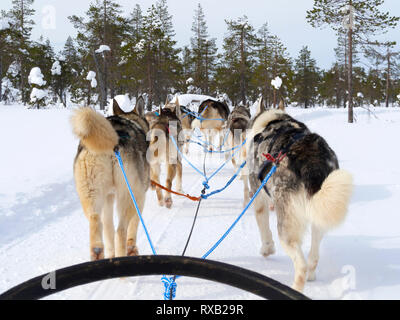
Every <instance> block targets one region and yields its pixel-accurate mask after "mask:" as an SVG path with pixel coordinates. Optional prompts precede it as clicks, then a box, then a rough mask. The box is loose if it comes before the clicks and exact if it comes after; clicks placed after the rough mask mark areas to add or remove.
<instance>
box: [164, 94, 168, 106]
mask: <svg viewBox="0 0 400 320" xmlns="http://www.w3.org/2000/svg"><path fill="white" fill-rule="evenodd" d="M167 104H169V99H168V96H167V99H166V100H165V104H164V106H166V105H167Z"/></svg>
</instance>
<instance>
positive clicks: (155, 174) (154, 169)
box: [150, 163, 164, 207]
mask: <svg viewBox="0 0 400 320" xmlns="http://www.w3.org/2000/svg"><path fill="white" fill-rule="evenodd" d="M160 172H161V168H160V164H159V163H154V164H152V166H151V167H150V179H151V180H153V181H154V182H157V183H158V184H160ZM152 188H153V187H152ZM154 188H155V190H156V194H157V200H158V205H159V206H160V207H163V206H164V197H163V192H162V190H161V189H160V188H159V187H156V186H155V187H154Z"/></svg>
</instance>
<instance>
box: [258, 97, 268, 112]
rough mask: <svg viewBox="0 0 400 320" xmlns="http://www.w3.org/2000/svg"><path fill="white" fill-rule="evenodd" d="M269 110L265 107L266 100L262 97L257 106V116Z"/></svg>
mask: <svg viewBox="0 0 400 320" xmlns="http://www.w3.org/2000/svg"><path fill="white" fill-rule="evenodd" d="M266 110H267V109H266V108H265V105H264V98H263V97H261V98H260V100H259V101H258V106H257V114H260V113H263V112H264V111H266Z"/></svg>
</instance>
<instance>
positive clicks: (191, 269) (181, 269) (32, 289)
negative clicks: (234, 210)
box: [0, 256, 308, 300]
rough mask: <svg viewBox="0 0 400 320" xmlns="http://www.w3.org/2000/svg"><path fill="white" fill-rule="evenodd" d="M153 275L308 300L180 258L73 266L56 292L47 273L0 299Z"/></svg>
mask: <svg viewBox="0 0 400 320" xmlns="http://www.w3.org/2000/svg"><path fill="white" fill-rule="evenodd" d="M151 275H178V276H187V277H194V278H200V279H205V280H210V281H214V282H218V283H222V284H226V285H229V286H232V287H235V288H238V289H242V290H244V291H247V292H250V293H253V294H255V295H257V296H260V297H262V298H265V299H269V300H308V298H307V297H306V296H304V295H303V294H301V293H299V292H297V291H295V290H293V289H291V288H289V287H287V286H286V285H283V284H281V283H279V282H277V281H275V280H273V279H270V278H268V277H265V276H263V275H261V274H259V273H256V272H253V271H249V270H246V269H243V268H240V267H236V266H233V265H229V264H225V263H221V262H216V261H210V260H203V259H198V258H188V257H180V256H179V257H178V256H139V257H124V258H115V259H109V260H100V261H94V262H87V263H83V264H79V265H74V266H71V267H67V268H64V269H60V270H56V271H55V285H56V286H55V287H56V288H55V289H47V290H46V289H44V288H43V286H42V281H43V278H45V277H47V276H48V274H45V275H42V276H39V277H36V278H34V279H31V280H29V281H26V282H24V283H22V284H20V285H18V286H16V287H14V288H12V289H10V290H8V291H7V292H5V293H3V294H1V295H0V300H36V299H41V298H44V297H46V296H49V295H52V294H54V293H57V292H60V291H63V290H66V289H70V288H73V287H76V286H80V285H84V284H88V283H92V282H96V281H101V280H107V279H113V278H119V277H138V276H151ZM160 281H161V280H160ZM161 295H162V292H161V291H160V297H161ZM134 298H135V297H132V299H134Z"/></svg>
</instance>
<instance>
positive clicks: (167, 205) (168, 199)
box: [164, 197, 173, 209]
mask: <svg viewBox="0 0 400 320" xmlns="http://www.w3.org/2000/svg"><path fill="white" fill-rule="evenodd" d="M164 201H165V206H166V207H167V208H168V209H171V207H172V203H173V202H172V198H170V197H169V198H165V200H164Z"/></svg>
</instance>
